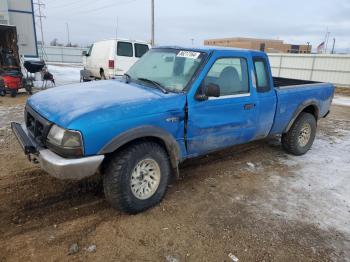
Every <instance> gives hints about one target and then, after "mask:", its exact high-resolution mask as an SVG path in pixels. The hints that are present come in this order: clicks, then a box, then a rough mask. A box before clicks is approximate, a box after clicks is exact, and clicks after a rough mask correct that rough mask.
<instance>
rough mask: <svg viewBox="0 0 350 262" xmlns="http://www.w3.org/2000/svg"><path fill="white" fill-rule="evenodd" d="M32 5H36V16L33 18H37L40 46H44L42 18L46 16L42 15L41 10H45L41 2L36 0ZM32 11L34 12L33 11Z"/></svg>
mask: <svg viewBox="0 0 350 262" xmlns="http://www.w3.org/2000/svg"><path fill="white" fill-rule="evenodd" d="M34 5H36V6H37V7H38V8H37V11H38V14H36V15H35V17H37V18H39V26H40V33H41V46H44V44H45V40H44V31H43V18H46V16H45V15H44V14H43V8H45V4H44V3H43V2H42V0H37V1H36V2H35V3H34ZM33 11H34V10H33Z"/></svg>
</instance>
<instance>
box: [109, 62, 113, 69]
mask: <svg viewBox="0 0 350 262" xmlns="http://www.w3.org/2000/svg"><path fill="white" fill-rule="evenodd" d="M108 68H109V69H114V60H108Z"/></svg>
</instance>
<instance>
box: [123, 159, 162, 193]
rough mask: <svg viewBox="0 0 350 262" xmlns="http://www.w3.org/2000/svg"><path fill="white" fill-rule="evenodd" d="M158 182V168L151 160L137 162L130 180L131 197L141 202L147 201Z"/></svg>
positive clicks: (156, 187) (155, 189)
mask: <svg viewBox="0 0 350 262" xmlns="http://www.w3.org/2000/svg"><path fill="white" fill-rule="evenodd" d="M159 182H160V167H159V165H158V163H157V162H156V161H155V160H154V159H151V158H147V159H143V160H141V161H139V162H138V163H137V164H136V165H135V167H134V169H133V171H132V173H131V178H130V187H131V192H132V193H133V195H134V196H135V197H136V198H138V199H141V200H144V199H148V198H150V197H151V196H153V195H154V193H155V192H156V191H157V189H158V186H159Z"/></svg>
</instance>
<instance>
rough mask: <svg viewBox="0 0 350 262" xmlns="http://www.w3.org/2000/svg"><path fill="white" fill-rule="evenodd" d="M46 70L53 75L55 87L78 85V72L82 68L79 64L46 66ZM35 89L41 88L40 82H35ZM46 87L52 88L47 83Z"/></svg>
mask: <svg viewBox="0 0 350 262" xmlns="http://www.w3.org/2000/svg"><path fill="white" fill-rule="evenodd" d="M47 67H48V70H49V72H50V73H51V74H53V76H54V79H55V82H56V86H62V85H68V84H73V83H78V82H79V81H80V70H82V69H83V66H82V65H80V64H48V66H47ZM34 85H35V87H36V88H39V89H40V88H42V86H43V83H42V81H35V84H34ZM47 86H48V87H52V85H51V83H48V85H47Z"/></svg>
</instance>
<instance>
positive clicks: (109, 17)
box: [38, 0, 350, 50]
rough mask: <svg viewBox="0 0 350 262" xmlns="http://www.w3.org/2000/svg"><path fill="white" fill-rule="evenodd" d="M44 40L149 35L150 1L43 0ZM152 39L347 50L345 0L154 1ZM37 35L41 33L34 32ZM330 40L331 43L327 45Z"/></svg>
mask: <svg viewBox="0 0 350 262" xmlns="http://www.w3.org/2000/svg"><path fill="white" fill-rule="evenodd" d="M43 2H44V3H45V4H46V8H45V10H44V14H45V15H46V19H45V20H44V33H45V37H46V41H51V40H52V39H54V38H58V40H59V42H62V43H66V42H67V33H66V23H68V24H69V29H70V38H71V42H72V43H78V44H83V45H87V44H90V43H92V42H94V41H97V40H101V39H107V38H113V37H115V35H116V25H117V17H118V37H121V38H131V39H138V40H147V41H149V40H150V32H151V30H150V27H151V23H150V20H151V12H150V10H151V4H150V3H151V0H98V1H96V0H60V1H57V0H44V1H43ZM155 6H156V8H155V13H156V16H155V17H156V18H155V20H156V28H155V30H156V31H155V35H156V44H158V45H162V44H179V45H191V39H192V38H193V39H194V43H195V45H202V44H203V40H204V39H208V38H223V37H239V36H241V37H257V38H271V39H281V40H285V41H286V42H289V43H294V44H305V43H306V42H310V43H311V44H312V45H313V46H314V48H315V47H316V46H317V45H318V44H320V43H321V42H322V41H323V40H324V38H325V34H326V31H327V27H328V30H329V31H330V32H331V35H330V42H332V41H333V40H332V39H333V38H336V49H342V50H349V49H350V1H349V0H332V1H322V0H291V1H282V0H265V1H262V0H246V1H242V0H240V1H239V0H187V1H186V0H176V1H174V0H155ZM38 39H39V40H40V36H38ZM330 46H331V43H330V44H329V48H330Z"/></svg>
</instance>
